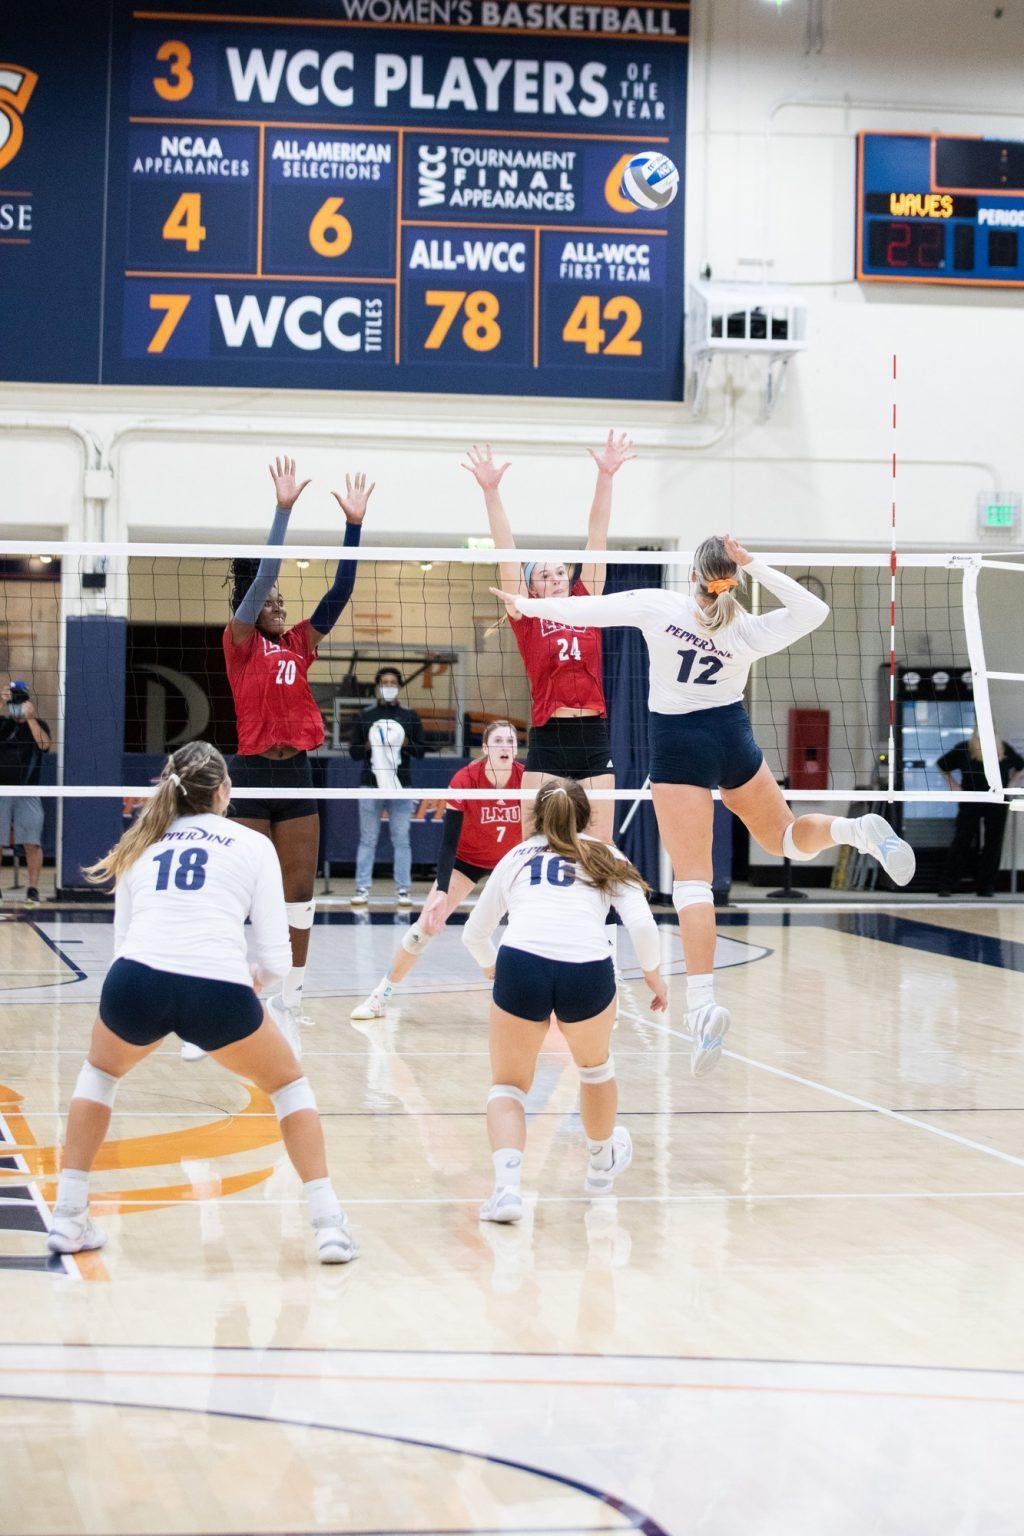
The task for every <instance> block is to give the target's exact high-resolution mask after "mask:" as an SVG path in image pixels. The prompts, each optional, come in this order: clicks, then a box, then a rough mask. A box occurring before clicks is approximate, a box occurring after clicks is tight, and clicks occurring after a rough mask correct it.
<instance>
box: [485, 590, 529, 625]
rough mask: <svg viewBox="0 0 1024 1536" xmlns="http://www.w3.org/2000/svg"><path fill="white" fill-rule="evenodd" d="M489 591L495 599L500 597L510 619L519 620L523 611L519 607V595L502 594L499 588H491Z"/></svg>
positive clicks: (515, 593)
mask: <svg viewBox="0 0 1024 1536" xmlns="http://www.w3.org/2000/svg"><path fill="white" fill-rule="evenodd" d="M490 591H491V592H493V593H494V595H495V597H500V598H501V600H502V602H503V603H504V604H505V611H506V613H507V614H508V616H509V618H510V619H521V618H522V616H523V611H522V609H521V608H520V606H519V594H518V593H517V592H503V591H502V590H501V588H500V587H491V588H490Z"/></svg>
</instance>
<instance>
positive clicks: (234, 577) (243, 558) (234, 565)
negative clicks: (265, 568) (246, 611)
mask: <svg viewBox="0 0 1024 1536" xmlns="http://www.w3.org/2000/svg"><path fill="white" fill-rule="evenodd" d="M259 568H260V562H259V561H258V560H255V559H253V558H252V556H250V555H237V556H236V557H235V559H234V560H232V562H231V566H230V572H229V576H228V580H229V581H230V582H231V597H230V599H229V601H230V603H231V612H232V613H237V612H238V607H239V604H240V603H241V601H242V599H243V598H244V597H245V594H246V593H247V592H248V590H249V588H250V587H251V586H252V584H253V582H254V581H255V580H256V572H257V571H258V570H259Z"/></svg>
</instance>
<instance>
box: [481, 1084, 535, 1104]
mask: <svg viewBox="0 0 1024 1536" xmlns="http://www.w3.org/2000/svg"><path fill="white" fill-rule="evenodd" d="M495 1099H515V1101H516V1103H517V1104H522V1106H523V1108H524V1109H525V1108H526V1094H525V1093H524V1092H523V1090H522V1089H521V1088H513V1087H512V1085H511V1084H510V1083H495V1085H494V1087H493V1088H492V1089H491V1091H490V1093H489V1094H488V1095H487V1102H488V1104H492V1103H493V1102H494V1100H495Z"/></svg>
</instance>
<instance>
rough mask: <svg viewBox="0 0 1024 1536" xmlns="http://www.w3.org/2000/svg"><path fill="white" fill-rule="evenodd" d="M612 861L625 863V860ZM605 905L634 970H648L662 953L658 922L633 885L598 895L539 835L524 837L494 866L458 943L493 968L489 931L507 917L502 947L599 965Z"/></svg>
mask: <svg viewBox="0 0 1024 1536" xmlns="http://www.w3.org/2000/svg"><path fill="white" fill-rule="evenodd" d="M584 841H586V842H592V841H595V839H592V838H584ZM613 851H615V852H618V850H613ZM618 857H619V858H620V859H622V860H623V862H625V855H623V854H621V853H620V854H618ZM612 907H615V909H616V910H617V911H618V913H619V916H620V917H621V918H622V921H623V923H624V924H625V925H626V927H627V928H628V930H629V936H630V938H631V939H632V941H633V948H634V949H635V950H636V953H637V957H638V959H639V960H640V964H641V966H642V967H643V968H644V970H653V969H654V968H655V967H656V966H657V964H658V958H659V955H660V948H661V946H660V943H659V940H658V925H657V924H656V923H655V921H654V915H653V913H652V912H651V909H650V907H649V906H648V905H647V901H646V898H645V897H644V894H643V892H642V891H641V890H640V888H639V886H636V885H622V886H620V887H619V888H618V889H617V890H616V891H615V893H614V894H613V895H605V894H604V893H603V892H602V891H599V890H597V889H596V888H595V887H594V886H593V885H591V884H590V883H589V881H588V880H587V878H586V876H585V875H584V874H583V873H582V872H581V871H579V870H578V868H577V865H576V864H575V862H574V861H573V860H572V859H564V858H562V857H561V855H559V854H557V853H553V852H552V851H551V849H550V848H549V847H548V845H547V843H546V842H545V840H544V838H543V837H540V836H537V837H531V838H528V839H527V840H526V842H525V843H519V844H518V846H517V847H515V848H513V849H512V850H511V851H510V852H509V853H506V855H505V857H504V858H503V859H502V861H501V863H500V864H498V865H496V866H495V868H494V870H493V872H492V874H491V875H490V877H489V879H488V881H487V884H486V885H485V886H484V888H483V892H482V893H481V896H480V899H479V901H478V902H477V904H476V906H475V907H474V908H473V910H472V912H471V913H470V916H469V921H468V922H467V923H466V926H465V928H464V929H463V934H462V938H463V943H464V944H465V945H466V948H467V949H468V950H469V952H470V954H471V955H472V956H473V958H474V959H475V960H476V961H477V962H478V963H479V964H480V965H482V966H484V967H485V968H486V967H488V966H490V965H493V964H494V953H495V952H494V948H493V946H492V944H491V934H492V933H493V932H494V930H495V928H497V926H498V924H499V923H500V922H501V919H502V918H503V917H504V916H505V913H506V912H507V913H508V928H507V929H506V932H505V937H504V939H503V940H502V943H503V944H507V945H509V946H510V947H511V948H512V949H525V950H526V951H527V952H528V953H529V954H531V955H541V956H543V957H544V959H546V960H568V961H571V962H573V963H574V964H582V963H584V962H586V961H588V960H604V959H606V958H607V957H608V956H609V955H610V954H611V952H612V938H611V929H610V928H609V927H608V926H607V924H606V919H607V917H608V913H609V910H610V909H611V908H612Z"/></svg>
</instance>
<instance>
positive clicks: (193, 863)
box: [114, 813, 292, 987]
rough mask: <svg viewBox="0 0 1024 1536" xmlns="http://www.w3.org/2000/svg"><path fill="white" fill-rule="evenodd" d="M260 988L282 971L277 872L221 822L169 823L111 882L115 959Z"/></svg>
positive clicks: (262, 846) (254, 842)
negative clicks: (249, 931) (248, 926)
mask: <svg viewBox="0 0 1024 1536" xmlns="http://www.w3.org/2000/svg"><path fill="white" fill-rule="evenodd" d="M246 919H249V920H250V921H251V923H252V940H253V951H254V953H253V959H254V961H255V963H256V965H257V966H258V968H259V971H258V974H259V979H260V981H261V983H262V985H263V986H264V987H267V986H270V985H272V983H273V982H274V981H276V980H277V979H278V978H280V977H282V976H284V975H285V974H286V973H287V971H288V969H289V968H290V966H291V963H292V961H291V945H290V943H289V940H288V915H287V913H286V911H285V905H284V886H283V884H282V881H281V866H280V864H279V863H278V860H277V854H276V853H275V851H274V845H273V843H272V842H271V841H270V839H269V838H268V837H263V836H262V835H261V834H260V833H259V832H254V831H253V830H252V828H251V827H243V826H240V825H239V823H238V822H237V821H228V819H227V817H225V816H214V815H213V814H212V813H207V814H204V815H202V816H179V817H178V819H177V820H176V821H174V822H172V823H171V825H170V826H169V827H168V829H167V831H166V832H165V833H164V835H163V837H162V838H160V839H159V841H158V842H155V843H153V844H152V846H151V847H149V848H147V849H146V851H145V853H143V854H142V855H141V856H140V857H139V858H138V859H136V860H135V863H134V864H132V865H131V866H130V867H129V868H128V869H127V870H126V871H125V873H124V874H123V875H122V876H121V878H120V880H119V881H118V882H117V891H116V894H115V897H114V955H115V958H118V959H125V960H136V961H138V963H139V964H140V965H149V966H152V967H153V969H154V970H157V971H173V972H175V973H176V974H177V975H179V976H203V977H206V978H207V979H209V980H212V981H234V982H239V983H240V984H241V985H242V986H245V987H249V986H251V985H252V973H251V971H250V965H249V956H248V951H247V944H246V933H245V923H246Z"/></svg>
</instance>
